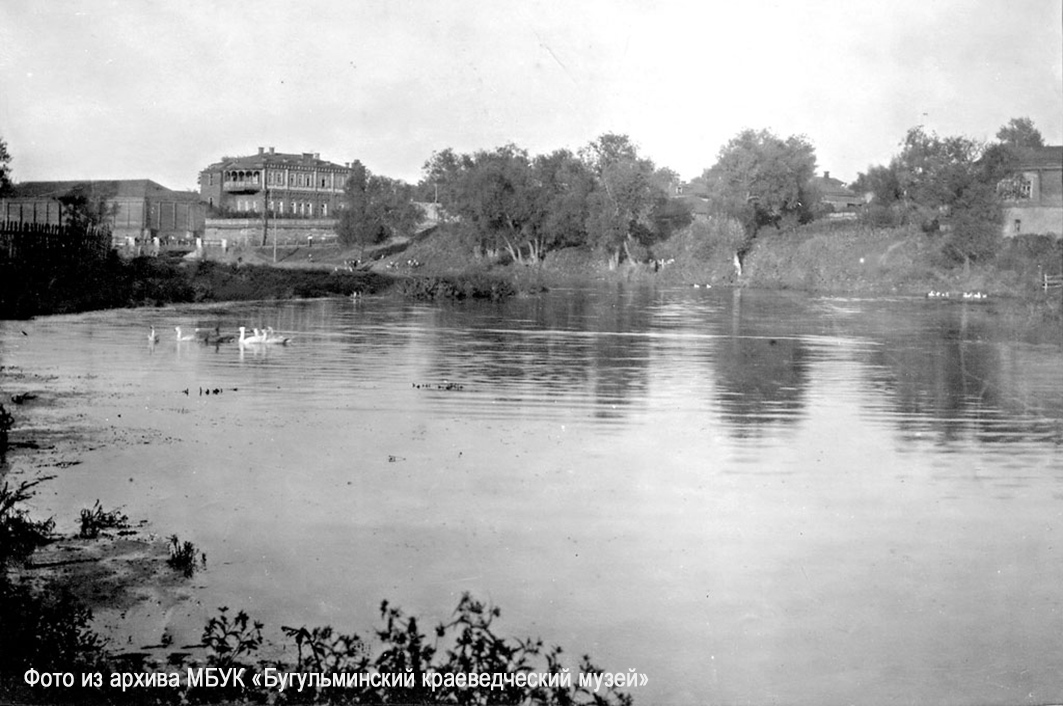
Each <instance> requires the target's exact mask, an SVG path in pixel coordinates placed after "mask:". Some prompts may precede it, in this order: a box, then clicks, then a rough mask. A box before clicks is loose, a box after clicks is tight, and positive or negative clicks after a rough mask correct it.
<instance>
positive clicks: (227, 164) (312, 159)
mask: <svg viewBox="0 0 1063 706" xmlns="http://www.w3.org/2000/svg"><path fill="white" fill-rule="evenodd" d="M267 165H281V166H283V165H288V166H300V167H322V168H325V167H327V168H331V169H348V168H349V167H347V166H344V165H342V164H336V163H334V162H329V161H327V160H324V159H321V155H320V154H319V153H317V152H302V153H300V154H294V153H286V152H275V151H274V149H273V148H272V147H270V148H269V150H268V151H267V150H266V149H265V148H264V147H259V148H258V154H251V155H246V156H243V157H222V158H221V160H220V161H218V162H215V163H214V164H211V165H210V166H209V167H207V170H215V169H248V168H262V167H265V166H267Z"/></svg>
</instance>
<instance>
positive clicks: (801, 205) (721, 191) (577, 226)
mask: <svg viewBox="0 0 1063 706" xmlns="http://www.w3.org/2000/svg"><path fill="white" fill-rule="evenodd" d="M815 168H816V158H815V149H814V148H813V147H812V145H811V143H809V142H808V140H807V139H805V138H804V137H789V138H787V139H782V138H779V137H776V136H775V135H773V134H772V133H771V132H769V131H767V130H760V131H755V130H746V131H744V132H742V133H740V134H739V135H738V136H737V137H735V138H734V139H733V140H731V141H730V142H729V143H728V144H727V145H725V146H724V147H723V149H721V150H720V153H719V156H718V159H717V162H716V164H715V165H714V166H713V167H712V168H710V169H708V170H706V171H705V173H704V175H703V176H702V177H701V181H702V182H703V184H704V186H705V187H706V188H707V191H708V194H709V197H710V198H709V200H710V205H711V208H712V209H713V210H715V211H717V212H718V213H721V214H723V215H726V216H728V217H731V218H734V219H736V220H737V221H739V222H741V223H742V225H743V226H744V229H745V233H746V236H745V242H744V243H737V244H735V247H736V249H737V250H738V251H739V252H740V253H741V251H742V250H743V249H744V248H747V247H748V245H749V243H751V242H752V239H753V238H754V237H755V235H756V233H757V231H758V230H759V229H760V228H762V227H764V226H766V225H773V226H775V227H781V226H782V225H783V224H784V223H788V222H793V223H795V224H796V223H799V222H807V221H808V220H811V218H812V216H813V213H814V208H815V202H816V196H815V193H814V190H813V189H812V188H811V186H810V185H811V179H812V177H813V176H814V174H815ZM678 184H679V178H678V175H677V174H676V173H675V172H674V171H672V170H671V169H668V168H660V167H657V166H656V165H655V164H654V163H653V161H652V160H650V159H648V158H646V157H643V156H642V155H640V154H639V151H638V148H637V146H636V145H635V144H634V143H633V142H632V141H631V139H630V138H629V137H627V136H626V135H617V134H605V135H602V136H601V137H599V138H598V139H596V140H594V141H593V142H591V143H590V144H588V145H586V146H585V147H584V148H583V149H581V150H579V151H578V152H577V153H573V152H571V151H569V150H565V149H561V150H556V151H554V152H551V153H549V154H544V155H538V156H534V157H533V156H531V155H529V154H528V152H527V151H526V150H524V149H522V148H520V147H518V146H516V145H512V144H510V145H505V146H502V147H498V148H496V149H494V150H481V151H477V152H474V153H471V154H459V153H457V152H455V151H454V150H452V149H445V150H442V151H440V152H436V153H435V154H433V155H432V157H431V158H430V159H429V160H428V161H427V162H426V163H425V165H424V178H423V180H422V181H421V183H420V184H418V186H417V187H416V189H414V190H412V191H411V190H409V189H408V188H407V187H406V186H405V185H403V184H401V183H400V182H394V181H393V180H389V179H387V178H385V177H378V176H375V175H372V174H370V173H369V171H368V170H366V169H365V168H364V166H362V165H360V164H356V165H355V172H354V175H353V176H352V178H351V180H350V182H349V183H348V187H347V207H346V208H345V210H344V213H343V215H342V216H341V226H340V233H341V238H342V239H343V241H344V242H346V243H348V244H361V245H363V246H364V245H367V244H372V243H377V242H382V241H384V240H386V239H387V238H388V237H389V236H391V235H394V234H397V233H402V232H404V230H405V229H408V227H409V224H410V220H411V218H414V217H415V216H413V215H411V212H410V211H409V210H408V209H407V207H406V205H407V204H408V202H409V200H411V199H413V198H414V197H415V196H416V197H417V198H419V199H420V200H423V201H433V202H437V203H439V204H440V205H441V207H442V209H443V213H444V214H445V215H446V216H448V217H450V218H451V219H452V220H453V221H454V227H455V229H456V230H458V231H459V232H461V233H462V234H463V235H464V237H465V238H466V239H467V241H468V245H469V247H470V250H471V251H473V252H476V253H479V254H482V255H497V254H500V253H503V252H505V253H507V254H508V255H509V257H510V258H511V259H512V260H514V261H516V262H522V263H535V262H540V261H542V258H543V257H544V256H545V255H546V253H548V252H550V251H551V250H556V249H559V248H563V247H569V246H586V247H590V248H592V249H594V250H596V251H598V252H601V253H603V255H604V256H605V257H606V258H607V260H608V263H609V265H610V266H611V267H613V268H615V267H616V266H617V265H619V264H620V263H621V262H622V261H624V260H628V261H632V262H639V261H643V260H646V259H647V258H648V257H650V256H651V253H652V247H653V245H654V244H655V243H657V242H660V241H662V240H664V239H667V238H668V237H669V236H671V235H672V234H673V233H674V232H676V231H677V230H678V229H680V228H682V227H684V226H685V225H687V224H689V223H690V221H691V220H692V209H691V207H690V204H689V202H688V201H685V200H681V199H675V198H672V196H674V194H675V188H676V186H677V185H678Z"/></svg>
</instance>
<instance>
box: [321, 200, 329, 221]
mask: <svg viewBox="0 0 1063 706" xmlns="http://www.w3.org/2000/svg"><path fill="white" fill-rule="evenodd" d="M321 217H322V218H328V204H327V203H323V204H321Z"/></svg>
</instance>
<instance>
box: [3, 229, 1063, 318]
mask: <svg viewBox="0 0 1063 706" xmlns="http://www.w3.org/2000/svg"><path fill="white" fill-rule="evenodd" d="M742 239H743V236H742V232H741V230H740V228H739V227H738V226H737V225H736V224H734V223H733V222H729V221H726V220H723V219H717V218H711V217H705V216H699V217H698V218H697V219H696V220H695V221H694V223H693V224H691V225H690V226H689V227H687V228H685V229H684V230H682V231H681V232H679V233H677V234H676V235H674V236H673V237H672V238H670V239H669V240H667V241H665V242H662V243H657V244H655V245H654V246H653V250H652V255H653V257H654V258H655V260H656V262H655V263H650V264H647V263H624V264H622V265H621V266H620V267H619V268H618V269H616V270H610V269H609V268H608V267H607V265H606V259H605V257H604V256H602V255H601V254H599V253H596V252H593V251H592V250H590V249H588V248H565V249H560V250H555V251H552V252H549V253H548V254H547V255H546V257H545V258H544V260H543V261H542V262H539V263H534V264H521V263H515V262H511V261H510V260H509V258H508V256H506V255H505V254H502V255H498V256H493V257H488V256H475V255H473V250H472V248H471V246H470V245H469V243H468V242H467V239H465V238H464V237H463V235H462V234H461V232H460V230H459V229H457V228H454V227H441V228H439V229H437V230H436V231H434V232H433V233H432V234H431V235H429V236H426V237H422V238H418V239H416V240H413V241H410V242H408V243H399V244H393V245H391V246H388V247H385V248H383V249H378V250H377V251H373V252H370V253H369V255H368V257H369V258H373V257H375V258H376V259H370V260H369V261H368V262H367V264H364V265H362V266H361V267H359V268H351V267H350V266H349V263H350V262H351V260H352V259H353V258H355V257H356V256H357V253H356V252H355V251H353V250H350V249H345V248H342V247H340V246H338V245H335V244H332V245H329V246H319V247H315V248H313V249H311V248H294V249H291V251H287V250H286V251H282V252H280V253H279V257H278V260H277V262H276V263H273V261H272V252H271V251H270V250H269V249H263V248H244V249H243V250H238V251H230V252H229V253H228V254H226V255H225V256H223V257H222V258H220V259H218V260H208V261H201V260H191V261H189V260H183V259H167V258H136V259H133V260H122V259H120V258H118V257H117V256H116V255H113V254H112V255H111V256H109V257H108V258H106V259H105V260H101V261H89V262H78V263H68V264H62V263H59V264H55V263H19V264H18V265H14V264H11V263H6V264H3V265H0V318H25V317H28V316H34V315H39V314H51V313H72V312H78V311H87V310H91V309H106V308H120V307H136V306H161V305H163V304H170V303H192V302H225V301H251V300H270V299H293V298H309V297H328V296H349V295H351V294H354V293H358V294H372V293H384V292H395V293H397V294H401V295H405V296H410V297H415V298H421V299H432V298H455V299H476V298H492V299H497V298H502V297H505V296H509V295H512V294H515V293H518V292H536V291H539V290H541V289H542V288H544V287H546V288H549V287H559V286H574V285H580V284H586V283H593V282H624V281H627V282H631V281H643V282H651V283H656V284H663V285H668V286H682V285H686V286H690V285H694V284H698V285H705V284H711V285H715V286H721V285H723V286H741V287H756V288H765V289H792V290H802V291H809V292H822V293H831V294H863V295H888V294H902V295H924V294H927V293H928V292H931V291H940V292H950V293H955V294H960V293H962V292H975V291H977V292H984V293H986V294H988V295H989V296H991V297H995V298H1000V297H1007V298H1018V299H1023V300H1027V301H1029V302H1031V303H1034V304H1037V305H1039V306H1043V307H1044V308H1045V309H1046V310H1047V311H1050V312H1056V313H1058V312H1059V309H1060V306H1059V300H1060V297H1059V296H1058V294H1059V292H1058V290H1056V292H1054V293H1050V294H1049V295H1046V294H1045V293H1044V292H1043V291H1042V290H1041V284H1040V283H1041V275H1042V273H1047V274H1049V275H1058V274H1060V273H1061V271H1063V242H1061V241H1059V240H1055V239H1052V238H1050V237H1046V236H1036V235H1024V236H1020V237H1016V238H1010V239H1008V240H1006V241H1004V242H1002V243H1001V245H1000V248H999V249H998V252H997V253H996V254H995V255H994V256H993V257H990V258H986V259H983V260H979V261H976V262H972V263H967V264H966V265H963V264H958V263H956V262H954V261H950V260H949V259H948V258H947V257H946V255H945V252H944V247H943V239H942V237H941V236H940V235H934V234H926V233H923V232H921V231H920V230H918V229H915V228H874V227H871V226H866V225H862V224H858V223H855V222H830V221H817V222H816V223H813V224H810V225H808V226H803V227H800V228H797V229H794V230H788V231H776V230H773V229H770V228H769V229H765V230H762V231H761V232H760V234H759V235H758V236H757V238H756V240H755V241H754V243H753V246H752V248H751V249H750V250H749V252H748V253H747V254H746V255H745V258H744V260H743V263H742V264H743V269H742V273H741V275H740V276H739V274H738V272H737V271H736V268H735V265H734V253H735V250H736V249H737V247H738V245H739V243H741V241H742ZM400 246H401V249H399V248H400ZM311 250H312V252H311ZM1054 295H1055V296H1054Z"/></svg>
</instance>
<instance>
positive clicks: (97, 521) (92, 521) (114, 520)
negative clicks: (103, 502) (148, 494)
mask: <svg viewBox="0 0 1063 706" xmlns="http://www.w3.org/2000/svg"><path fill="white" fill-rule="evenodd" d="M120 509H121V508H118V509H115V510H111V511H110V512H107V511H105V510H104V509H103V508H102V507H101V506H100V501H99V500H96V503H95V504H94V505H93V506H92V509H91V510H90V509H88V508H82V509H81V530H80V531H79V532H78V536H79V537H81V538H82V539H95V538H96V537H98V536H99V535H100V532H101V531H103V530H108V529H126V528H128V527H129V517H128V516H126V515H123V514H122V513H121V512H119V510H120Z"/></svg>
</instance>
